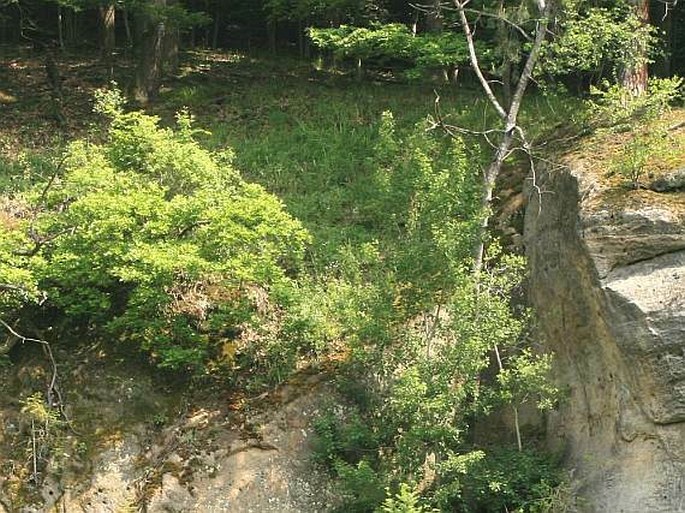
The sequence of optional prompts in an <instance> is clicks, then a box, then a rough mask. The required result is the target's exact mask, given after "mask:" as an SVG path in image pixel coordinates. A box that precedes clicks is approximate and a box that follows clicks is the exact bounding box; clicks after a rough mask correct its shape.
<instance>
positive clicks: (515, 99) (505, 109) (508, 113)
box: [452, 0, 552, 273]
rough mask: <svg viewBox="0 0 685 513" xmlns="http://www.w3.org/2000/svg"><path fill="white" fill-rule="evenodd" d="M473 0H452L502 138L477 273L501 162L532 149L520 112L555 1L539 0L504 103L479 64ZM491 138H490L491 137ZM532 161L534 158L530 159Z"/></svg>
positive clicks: (486, 174)
mask: <svg viewBox="0 0 685 513" xmlns="http://www.w3.org/2000/svg"><path fill="white" fill-rule="evenodd" d="M469 2H470V0H452V3H453V4H454V8H455V10H456V12H457V14H458V17H459V22H460V24H461V28H462V30H463V31H464V35H465V36H466V42H467V46H468V50H469V60H470V62H471V68H472V69H473V72H474V73H475V74H476V77H478V81H479V83H480V85H481V88H482V89H483V91H484V93H485V95H486V97H487V99H488V101H489V102H490V104H491V105H492V106H493V108H494V109H495V112H496V113H497V115H498V116H499V118H500V127H499V128H498V129H496V130H495V131H496V132H497V133H498V134H499V141H497V142H493V143H492V144H493V147H494V148H493V149H494V154H493V157H492V160H491V161H490V164H489V165H488V166H487V167H486V168H485V169H484V171H483V192H482V196H481V207H482V209H483V211H484V212H485V214H484V215H483V221H482V223H481V226H480V230H479V233H478V241H477V243H476V247H475V249H474V264H473V271H474V273H478V272H480V270H481V269H482V267H483V256H484V251H485V238H486V234H487V229H488V225H489V222H490V215H489V214H488V213H487V212H488V211H489V209H490V207H491V205H492V198H493V193H494V190H495V183H496V181H497V177H498V176H499V174H500V172H501V170H502V165H503V164H504V161H505V160H506V159H507V157H508V156H509V155H511V152H512V151H513V149H514V148H515V145H516V143H517V142H519V143H520V147H521V148H523V149H524V150H526V151H529V150H530V145H529V144H528V142H527V140H526V137H525V132H524V130H523V128H522V127H520V126H519V125H518V115H519V111H520V110H521V104H522V102H523V98H524V95H525V92H526V89H527V88H528V85H529V83H530V80H531V77H532V75H533V70H534V69H535V65H536V64H537V61H538V59H539V57H540V49H541V48H542V44H543V42H544V40H545V37H546V35H547V26H548V24H549V18H550V13H551V10H552V1H551V0H549V1H546V0H536V2H535V5H536V7H537V10H538V14H539V18H538V19H537V20H536V22H535V34H534V36H533V39H532V45H531V47H530V50H529V52H528V56H527V58H526V61H525V64H524V66H523V69H522V71H521V72H520V74H519V76H518V77H517V80H516V88H515V89H514V92H513V94H512V96H511V101H510V102H508V104H504V105H503V104H502V103H501V102H500V100H499V99H498V98H497V96H496V95H495V92H494V91H493V88H492V85H491V82H490V81H489V80H488V79H487V78H486V77H485V75H484V73H483V70H482V68H481V65H480V61H479V57H478V53H477V52H476V46H475V41H474V35H473V29H472V27H471V23H470V22H469V20H468V18H467V11H468V9H467V5H468V4H469ZM488 140H489V141H490V139H488ZM531 163H532V160H531Z"/></svg>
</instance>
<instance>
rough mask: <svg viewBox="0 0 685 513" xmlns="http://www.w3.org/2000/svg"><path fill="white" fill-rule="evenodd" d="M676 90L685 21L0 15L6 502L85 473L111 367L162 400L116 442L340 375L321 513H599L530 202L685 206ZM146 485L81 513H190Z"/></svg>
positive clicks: (656, 2) (412, 12)
mask: <svg viewBox="0 0 685 513" xmlns="http://www.w3.org/2000/svg"><path fill="white" fill-rule="evenodd" d="M681 76H685V5H683V3H682V1H680V0H651V1H650V0H424V1H423V2H417V3H414V2H409V1H407V0H115V1H110V0H0V332H2V333H1V334H0V409H2V410H6V411H7V412H10V411H13V412H14V413H5V414H0V424H2V425H3V426H4V429H3V431H4V434H0V511H3V508H4V510H6V511H7V512H13V511H22V512H23V511H52V510H51V509H48V507H47V506H45V504H47V503H46V502H44V501H45V493H44V490H45V489H46V488H45V487H46V486H48V485H50V483H52V482H54V481H55V480H57V481H59V479H67V478H66V477H64V476H72V477H70V479H72V480H73V481H74V482H75V483H77V484H78V483H79V482H80V483H84V482H86V481H87V480H89V479H90V475H89V472H90V471H89V470H83V469H84V468H91V467H90V466H79V467H78V469H77V470H74V469H76V468H77V467H76V463H75V462H77V461H87V460H94V459H95V458H97V455H98V453H99V452H102V451H104V449H102V448H103V447H104V445H103V444H104V442H103V440H105V437H104V435H102V433H104V432H105V431H106V432H107V433H108V435H107V436H113V435H112V434H111V432H110V431H107V429H105V428H104V427H103V425H102V424H104V423H105V422H104V421H103V420H102V419H100V420H99V419H98V418H97V417H98V412H97V408H98V406H97V403H95V404H93V403H90V404H91V408H90V410H88V409H87V408H83V407H80V406H78V405H79V400H80V399H79V398H80V397H81V394H82V393H83V391H84V385H83V382H80V381H79V379H81V378H79V377H78V376H79V375H80V374H79V373H82V372H83V371H82V369H83V368H86V369H91V367H88V365H97V367H92V369H91V370H86V371H85V372H86V373H88V372H91V371H92V372H93V373H97V375H99V376H106V375H107V373H108V372H109V370H108V369H121V368H126V369H128V370H129V371H130V372H131V373H133V374H134V375H140V376H141V382H142V381H143V377H142V376H147V377H146V378H144V379H149V380H151V381H150V382H151V383H153V385H152V389H159V390H165V391H167V392H166V395H167V396H168V398H167V399H168V400H169V402H167V403H165V405H164V406H156V407H154V408H153V410H154V411H149V408H148V409H145V411H142V412H136V413H134V412H133V409H131V411H130V412H128V413H126V415H130V417H125V418H123V417H122V418H123V420H121V426H119V427H117V429H118V430H120V431H121V432H123V431H125V426H126V425H127V424H130V425H133V424H135V423H137V422H139V421H140V422H143V423H144V424H145V425H146V426H148V427H149V429H150V432H151V433H159V432H165V431H164V430H165V429H168V431H169V432H171V430H172V427H173V426H174V425H175V422H177V420H178V419H180V418H181V417H182V416H183V415H187V414H188V415H189V413H188V412H189V411H194V410H193V408H195V409H197V410H199V409H200V408H209V406H207V405H208V404H211V405H213V407H215V408H219V409H221V408H225V409H226V412H229V411H230V415H235V416H236V418H240V419H244V418H246V417H244V416H245V415H248V413H246V412H247V411H248V410H249V409H250V408H262V409H267V410H268V409H269V408H270V407H273V405H271V406H269V405H270V404H271V403H269V401H270V399H269V397H271V396H273V395H274V394H275V392H274V391H276V390H280V389H282V387H285V386H292V385H289V384H292V383H297V382H298V380H300V379H302V376H322V379H325V381H326V383H328V385H327V386H329V389H328V392H327V398H326V399H325V401H324V404H323V405H322V406H321V407H320V408H319V409H318V410H317V411H318V413H317V415H316V416H315V417H314V418H313V419H312V420H311V423H312V430H313V433H314V434H313V442H312V449H311V455H310V460H311V463H312V465H314V466H315V467H316V468H317V469H318V470H319V471H321V472H322V473H323V475H325V476H326V479H328V480H329V481H330V482H331V483H332V484H331V487H332V488H331V489H332V490H333V492H332V493H333V496H334V499H332V501H331V504H330V505H328V506H327V507H326V508H324V509H323V510H325V511H340V512H343V511H344V512H360V513H361V512H383V513H400V512H403V513H427V512H437V511H440V512H464V513H467V512H468V513H480V512H493V513H494V512H519V513H543V512H548V513H553V512H573V511H585V510H583V509H582V506H583V500H582V498H579V496H581V495H582V492H579V491H578V489H579V486H578V484H577V483H576V482H574V479H573V472H572V471H570V469H569V465H568V458H567V454H565V453H564V451H559V450H553V449H550V448H549V446H548V445H547V444H546V433H545V418H546V415H548V414H549V413H550V412H554V411H555V410H556V409H557V408H559V405H560V404H563V402H564V400H565V398H566V397H567V396H568V395H569V392H568V390H566V389H565V384H564V383H560V382H559V380H557V379H555V370H554V369H555V365H556V363H555V358H556V356H555V354H554V352H553V351H551V350H550V349H549V347H548V346H547V345H546V343H545V340H544V337H543V336H542V335H541V334H540V330H539V329H538V322H537V318H538V312H537V311H536V309H535V308H533V305H532V304H531V302H530V301H529V300H528V295H529V280H528V277H527V276H528V272H529V268H528V266H527V262H526V257H525V252H526V244H527V242H526V241H525V237H524V236H525V234H524V228H523V225H524V210H525V208H526V205H527V204H528V203H529V202H531V201H532V200H531V198H537V201H538V202H539V204H541V205H544V204H545V202H558V201H561V199H560V198H558V197H555V196H554V195H553V194H552V193H549V192H548V191H546V190H545V183H544V180H541V179H540V176H541V174H542V173H543V171H544V172H547V170H549V169H556V168H557V167H561V164H559V162H560V159H561V155H563V154H564V153H565V152H569V151H573V150H574V149H576V148H578V147H580V146H581V145H583V144H585V145H586V146H588V147H591V148H592V149H591V150H590V153H596V154H601V155H602V156H603V157H605V158H604V160H603V161H602V166H604V167H605V168H606V172H607V175H606V176H607V178H606V179H607V180H609V181H610V182H611V184H612V187H614V189H615V191H617V192H616V194H619V195H621V196H622V197H632V196H631V195H639V194H641V193H642V192H644V191H647V190H651V191H659V187H666V188H669V189H668V190H669V191H670V190H671V189H673V190H677V191H681V190H682V189H683V188H685V187H683V183H685V178H683V177H682V176H680V175H678V176H680V178H677V179H674V180H681V181H683V183H680V182H677V183H675V185H673V184H672V183H671V182H668V184H667V185H665V186H664V185H663V184H662V185H659V184H660V183H662V182H659V181H658V180H656V181H655V180H653V176H652V174H651V173H652V171H653V169H657V168H659V169H661V168H663V169H676V168H678V167H680V168H682V166H683V165H685V134H683V130H682V127H683V126H685V121H684V120H683V118H684V116H683V107H684V106H685V89H684V81H683V79H682V78H681ZM588 141H590V142H588ZM602 141H604V142H602ZM606 141H610V142H606ZM611 141H613V142H611ZM597 159H599V156H597ZM650 180H652V181H651V182H650ZM655 184H656V185H655ZM612 190H613V189H612ZM659 192H661V191H659ZM636 197H637V196H636ZM640 197H641V196H640ZM562 258H563V256H562ZM84 362H91V363H84ZM94 362H97V364H96V363H94ZM84 366H85V367H84ZM27 369H32V370H31V371H29V370H27ZM103 369H104V370H103ZM112 372H120V370H112ZM113 375H114V374H112V376H113ZM84 379H86V378H84ZM107 379H109V378H106V377H103V378H102V380H103V386H105V385H104V383H109V381H107ZM254 398H262V399H257V400H254ZM167 399H165V400H167ZM255 401H256V403H259V404H261V406H254V404H253V403H255ZM260 401H261V403H260ZM181 404H183V405H184V406H183V407H182V408H181V406H179V405H181ZM13 408H14V410H12V409H13ZM222 411H223V410H222ZM228 414H229V413H227V415H228ZM103 415H104V414H103ZM103 418H104V417H103ZM240 424H242V428H236V429H238V430H239V429H245V425H246V422H244V420H243V421H240V422H237V424H236V425H240ZM108 429H109V428H108ZM151 443H152V442H151ZM183 443H186V442H183ZM179 444H180V445H182V444H181V443H180V442H179ZM179 444H177V445H179ZM177 445H175V446H174V447H177ZM187 445H188V446H192V443H190V442H188V443H187ZM178 451H180V449H178ZM140 468H141V469H144V470H145V471H146V472H147V473H146V474H145V475H146V478H145V479H146V480H145V481H144V482H142V483H143V484H141V485H140V486H139V487H138V488H137V489H136V493H135V494H134V496H132V498H131V499H130V502H129V503H127V505H126V507H123V506H121V508H120V509H111V510H109V509H108V510H105V509H103V510H98V509H90V510H89V509H84V511H190V509H184V508H183V507H180V506H179V507H178V508H179V509H172V510H163V509H155V508H154V507H151V508H150V507H149V506H150V502H149V498H150V497H151V496H152V495H153V491H154V489H155V487H156V486H157V487H159V486H161V484H160V483H162V481H163V480H162V477H163V473H164V472H166V471H168V469H167V470H164V469H166V468H167V467H164V466H163V465H158V466H153V465H152V464H151V463H150V461H149V460H144V458H143V459H142V460H141V462H140ZM65 469H67V470H65ZM91 470H92V469H91ZM55 476H57V478H56V477H55ZM60 476H61V477H60ZM74 476H75V477H74ZM139 484H140V482H139ZM50 486H52V485H50ZM41 504H42V506H41ZM54 507H55V508H57V506H56V505H55V506H54ZM31 508H33V509H31ZM43 508H44V509H43ZM126 508H129V509H126ZM214 508H215V509H212V511H242V510H241V509H232V508H231V507H223V508H222V507H219V506H214ZM302 508H304V507H303V506H302ZM323 510H322V511H323ZM55 511H58V510H57V509H55ZM59 511H61V510H59ZM65 511H66V510H65ZM192 511H205V510H204V509H199V507H198V509H192ZM245 511H247V510H245ZM263 511H266V512H267V513H268V511H281V510H280V509H273V510H271V509H268V510H267V509H263ZM282 511H290V510H288V509H283V510H282ZM292 511H296V510H295V509H293V510H292ZM301 511H304V512H305V513H307V512H309V511H311V512H312V513H313V512H314V511H319V510H318V509H317V510H314V509H311V510H307V509H301Z"/></svg>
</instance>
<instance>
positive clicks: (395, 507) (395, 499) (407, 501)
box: [377, 483, 437, 513]
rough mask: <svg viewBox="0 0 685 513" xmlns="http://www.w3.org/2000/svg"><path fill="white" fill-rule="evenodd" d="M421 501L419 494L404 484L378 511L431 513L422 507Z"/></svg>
mask: <svg viewBox="0 0 685 513" xmlns="http://www.w3.org/2000/svg"><path fill="white" fill-rule="evenodd" d="M388 493H389V490H388ZM419 499H420V495H419V493H418V492H416V491H414V490H412V489H411V487H409V485H407V484H405V483H402V484H401V485H400V489H399V491H398V492H397V493H396V494H395V495H394V496H392V495H390V496H389V497H387V498H386V499H385V501H383V504H382V505H381V507H380V508H379V509H378V510H377V511H378V512H379V513H429V512H430V511H431V510H429V509H428V508H426V507H424V506H422V505H421V504H420V502H419ZM433 511H437V510H433Z"/></svg>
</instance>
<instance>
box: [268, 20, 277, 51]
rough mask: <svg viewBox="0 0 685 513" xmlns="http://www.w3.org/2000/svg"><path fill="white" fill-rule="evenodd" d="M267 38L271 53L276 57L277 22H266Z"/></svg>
mask: <svg viewBox="0 0 685 513" xmlns="http://www.w3.org/2000/svg"><path fill="white" fill-rule="evenodd" d="M266 38H267V40H268V43H269V51H270V52H271V53H272V54H273V55H276V21H274V20H269V21H267V22H266Z"/></svg>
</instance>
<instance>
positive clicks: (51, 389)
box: [0, 318, 76, 432]
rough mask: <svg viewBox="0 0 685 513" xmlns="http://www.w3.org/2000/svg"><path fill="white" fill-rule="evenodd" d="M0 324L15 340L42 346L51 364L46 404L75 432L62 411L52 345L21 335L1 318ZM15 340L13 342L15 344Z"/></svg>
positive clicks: (62, 406) (62, 404)
mask: <svg viewBox="0 0 685 513" xmlns="http://www.w3.org/2000/svg"><path fill="white" fill-rule="evenodd" d="M0 325H2V326H3V327H4V328H5V329H6V330H7V331H8V332H9V333H10V335H12V336H13V337H15V338H16V339H17V342H21V343H22V344H23V343H25V342H33V343H36V344H40V345H41V346H42V347H43V350H44V352H45V354H46V355H47V357H48V359H49V360H50V365H51V366H52V376H51V378H50V383H49V384H48V387H47V391H46V397H47V402H48V406H50V407H51V408H54V407H57V408H59V411H60V413H61V415H62V417H63V418H64V420H65V421H66V423H67V425H68V426H69V427H70V429H71V430H72V431H74V432H76V431H75V430H74V428H73V427H72V425H71V420H70V419H69V417H68V416H67V414H66V412H65V411H64V401H63V400H62V394H61V393H60V391H59V388H58V387H57V379H58V372H57V362H56V361H55V356H54V355H53V353H52V347H51V346H50V343H49V342H48V341H46V340H42V339H39V338H32V337H26V336H24V335H21V334H20V333H19V332H18V331H17V330H15V329H14V328H13V327H12V326H10V325H9V324H7V323H6V322H5V321H4V320H3V319H2V318H0ZM17 342H15V344H16V343H17Z"/></svg>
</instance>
